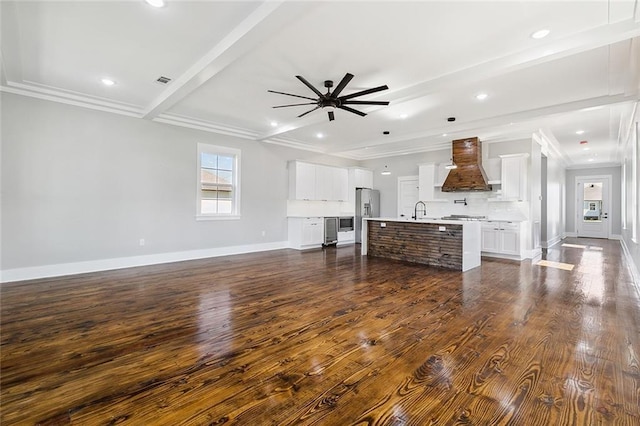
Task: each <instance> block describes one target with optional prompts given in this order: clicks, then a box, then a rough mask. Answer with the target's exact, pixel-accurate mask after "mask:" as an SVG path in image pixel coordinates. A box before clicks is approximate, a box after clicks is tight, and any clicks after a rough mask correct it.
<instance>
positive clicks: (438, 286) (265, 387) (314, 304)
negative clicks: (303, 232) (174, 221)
mask: <svg viewBox="0 0 640 426" xmlns="http://www.w3.org/2000/svg"><path fill="white" fill-rule="evenodd" d="M563 242H564V243H570V244H576V245H585V246H588V247H582V248H580V247H562V246H561V245H557V246H555V247H554V248H552V249H549V250H548V252H547V253H546V254H545V256H544V258H546V259H548V260H550V261H555V262H564V263H568V264H574V265H575V268H574V269H573V270H572V271H566V270H561V269H556V268H552V267H543V266H536V265H532V263H531V262H523V263H516V262H509V261H501V260H491V259H483V263H482V266H481V267H480V268H476V269H473V270H471V271H469V272H466V273H460V272H452V271H448V270H443V269H436V268H430V267H425V266H422V265H412V264H408V263H402V262H398V261H392V260H386V259H378V258H366V257H365V258H362V257H361V256H360V255H359V250H358V248H357V247H353V246H352V247H344V248H338V249H335V248H330V249H327V250H324V251H312V252H303V253H301V252H298V251H294V250H280V251H274V252H267V253H258V254H250V255H239V256H230V257H224V258H214V259H206V260H198V261H190V262H181V263H174V264H166V265H158V266H150V267H143V268H134V269H127V270H119V271H109V272H101V273H94V274H85V275H77V276H72V277H66V278H55V279H45V280H37V281H31V282H23V283H8V284H3V285H2V287H1V307H2V316H1V326H2V329H1V347H0V350H1V353H0V361H1V379H0V385H1V391H0V396H1V400H0V403H1V410H2V412H1V417H0V422H1V423H2V425H14V424H20V425H22V424H25V425H32V424H41V425H53V424H56V425H59V424H77V425H115V424H132V425H156V424H164V425H182V424H185V425H219V424H225V423H228V424H237V425H311V424H313V425H351V424H355V425H436V424H437V425H454V424H455V425H463V424H468V425H507V424H510V425H527V426H529V425H599V424H616V425H640V300H639V295H638V292H637V289H636V288H635V287H634V285H633V283H632V279H631V277H630V274H629V272H628V269H627V265H626V263H625V260H624V256H623V254H622V251H621V248H620V244H619V243H618V242H617V241H606V240H585V239H568V240H565V241H563Z"/></svg>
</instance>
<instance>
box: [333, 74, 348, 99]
mask: <svg viewBox="0 0 640 426" xmlns="http://www.w3.org/2000/svg"><path fill="white" fill-rule="evenodd" d="M352 78H353V74H350V73H346V74H345V75H344V77H342V80H340V83H338V85H337V86H336V88H335V89H334V90H333V93H332V94H331V96H333V97H334V98H335V97H337V96H338V95H339V94H340V92H342V89H344V87H345V86H346V85H347V84H349V82H350V81H351V79H352Z"/></svg>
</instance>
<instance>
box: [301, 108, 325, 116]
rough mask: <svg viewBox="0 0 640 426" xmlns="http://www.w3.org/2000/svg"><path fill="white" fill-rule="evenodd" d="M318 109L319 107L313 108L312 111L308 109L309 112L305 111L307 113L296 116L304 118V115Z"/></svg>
mask: <svg viewBox="0 0 640 426" xmlns="http://www.w3.org/2000/svg"><path fill="white" fill-rule="evenodd" d="M318 108H320V107H319V106H317V107H315V108H314V109H310V110H309V111H307V112H303V113H302V114H300V115H299V116H298V118H300V117H304V116H305V115H307V114H309V113H310V112H313V111H315V110H317V109H318Z"/></svg>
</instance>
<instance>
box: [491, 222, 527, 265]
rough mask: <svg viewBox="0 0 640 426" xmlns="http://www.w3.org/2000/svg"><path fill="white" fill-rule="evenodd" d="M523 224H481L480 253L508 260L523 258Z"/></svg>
mask: <svg viewBox="0 0 640 426" xmlns="http://www.w3.org/2000/svg"><path fill="white" fill-rule="evenodd" d="M523 229H524V222H498V221H487V222H483V223H482V245H481V247H482V253H483V254H487V255H490V256H491V255H493V256H497V257H506V258H509V259H519V260H522V259H523V258H524V254H525V250H524V238H523V235H522V232H523Z"/></svg>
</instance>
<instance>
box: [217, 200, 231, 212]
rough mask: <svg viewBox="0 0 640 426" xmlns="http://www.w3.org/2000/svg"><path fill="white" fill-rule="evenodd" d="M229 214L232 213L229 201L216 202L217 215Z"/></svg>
mask: <svg viewBox="0 0 640 426" xmlns="http://www.w3.org/2000/svg"><path fill="white" fill-rule="evenodd" d="M231 212H232V206H231V200H219V201H218V213H226V214H231Z"/></svg>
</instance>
